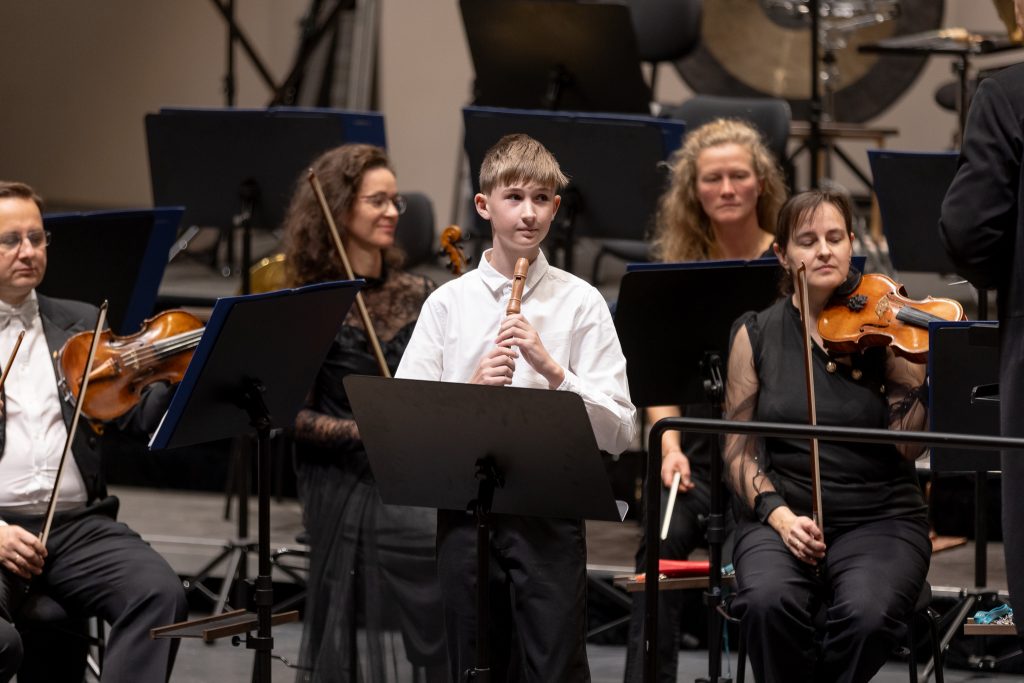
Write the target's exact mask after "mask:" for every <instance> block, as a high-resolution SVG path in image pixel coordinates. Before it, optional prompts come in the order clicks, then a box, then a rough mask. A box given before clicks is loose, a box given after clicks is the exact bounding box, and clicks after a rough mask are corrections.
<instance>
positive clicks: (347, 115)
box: [146, 107, 384, 294]
mask: <svg viewBox="0 0 1024 683" xmlns="http://www.w3.org/2000/svg"><path fill="white" fill-rule="evenodd" d="M146 142H147V146H148V151H149V168H150V180H151V182H152V187H153V201H154V202H155V203H156V204H181V205H184V206H185V207H186V208H185V215H184V218H183V225H185V226H186V227H189V228H192V227H193V226H196V227H205V226H214V227H219V228H221V229H222V234H225V235H227V236H228V237H230V235H232V234H233V228H234V227H239V228H241V229H242V230H243V239H242V268H241V270H242V293H243V294H248V293H249V291H250V287H249V266H250V265H251V264H252V245H251V242H252V229H253V228H254V227H255V228H263V229H266V230H272V229H275V228H277V227H278V226H279V225H280V223H281V220H282V218H283V217H284V212H285V210H286V208H287V205H288V201H289V200H290V198H291V195H292V193H293V191H294V189H295V185H296V182H305V179H304V178H303V179H302V180H301V181H300V180H299V178H300V176H301V174H302V171H304V170H305V169H306V168H308V167H309V164H310V163H311V162H312V161H313V159H315V158H316V157H317V156H318V155H319V154H321V153H322V152H325V151H327V150H329V149H331V148H333V147H337V146H338V145H341V144H344V143H346V142H364V143H367V144H373V145H378V146H381V147H383V146H384V117H383V116H382V115H381V114H374V113H365V112H347V111H341V110H337V109H313V108H302V109H300V108H287V107H275V108H270V109H174V108H165V109H161V110H160V112H159V113H157V114H147V115H146ZM225 229H226V230H227V232H223V231H224V230H225ZM232 242H233V240H231V239H228V264H227V268H226V272H225V274H230V270H231V268H233V267H234V263H233V262H232V261H233V258H234V251H233V244H232Z"/></svg>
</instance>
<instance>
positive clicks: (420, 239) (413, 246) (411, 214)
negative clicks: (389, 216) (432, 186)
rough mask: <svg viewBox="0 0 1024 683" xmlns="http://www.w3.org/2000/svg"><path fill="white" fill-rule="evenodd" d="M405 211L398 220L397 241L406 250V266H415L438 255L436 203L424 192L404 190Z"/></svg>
mask: <svg viewBox="0 0 1024 683" xmlns="http://www.w3.org/2000/svg"><path fill="white" fill-rule="evenodd" d="M402 196H403V197H405V201H406V208H405V213H404V214H402V217H401V218H400V219H399V221H398V231H397V232H396V233H395V241H396V242H397V243H398V246H399V247H401V248H402V251H404V252H405V266H404V267H405V268H414V267H416V266H418V265H420V264H421V263H425V262H426V261H428V260H429V259H431V258H433V257H434V256H436V255H437V249H438V246H437V242H436V238H435V236H434V204H433V202H431V201H430V197H428V196H427V195H425V194H423V193H422V192H403V193H402Z"/></svg>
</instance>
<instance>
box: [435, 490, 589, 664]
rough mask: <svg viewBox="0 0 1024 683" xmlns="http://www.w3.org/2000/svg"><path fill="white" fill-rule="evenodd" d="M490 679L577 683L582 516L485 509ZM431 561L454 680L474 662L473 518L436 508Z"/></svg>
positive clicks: (583, 657)
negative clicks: (438, 583) (433, 558)
mask: <svg viewBox="0 0 1024 683" xmlns="http://www.w3.org/2000/svg"><path fill="white" fill-rule="evenodd" d="M488 550H489V552H490V569H489V571H490V607H491V624H490V629H489V635H490V647H491V680H492V681H494V683H500V682H503V681H530V682H532V681H537V682H538V683H541V682H543V683H549V682H550V681H559V682H560V683H562V682H564V683H578V682H581V681H589V680H590V668H589V665H588V663H587V650H586V635H587V623H586V621H587V620H586V612H587V567H586V564H587V546H586V534H585V530H584V524H583V521H582V520H566V519H541V518H539V517H514V516H509V515H492V517H491V542H490V547H489V549H488ZM437 563H438V577H439V579H440V581H441V596H442V598H443V600H444V615H445V631H446V632H447V635H448V657H449V663H450V666H451V671H452V680H453V681H464V680H465V672H466V670H467V669H470V668H472V667H473V666H474V665H475V662H476V633H477V623H476V525H475V522H474V518H473V515H471V514H467V513H465V512H454V511H448V510H441V511H438V513H437Z"/></svg>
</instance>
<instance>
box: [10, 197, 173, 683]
mask: <svg viewBox="0 0 1024 683" xmlns="http://www.w3.org/2000/svg"><path fill="white" fill-rule="evenodd" d="M41 207H42V201H41V200H40V198H39V196H38V195H37V194H36V193H35V192H34V191H33V190H32V188H31V187H29V186H28V185H25V184H23V183H15V182H6V181H0V356H3V357H4V358H6V357H7V356H8V354H10V352H11V349H12V348H13V347H14V342H15V339H16V337H17V335H18V333H19V332H20V331H22V330H24V331H25V338H24V341H23V342H22V344H21V347H20V350H19V352H18V356H17V359H16V360H15V362H14V365H13V366H12V369H11V372H10V374H9V376H8V378H7V382H6V384H5V386H4V388H3V403H2V410H0V565H2V567H3V569H2V572H0V579H2V581H0V682H2V681H7V680H10V678H11V677H13V676H14V674H16V673H18V674H19V676H18V678H19V681H27V680H33V679H35V677H39V679H40V680H55V679H56V678H57V676H58V675H60V674H57V673H55V671H54V666H55V665H56V667H57V669H61V666H63V665H67V666H69V667H70V669H69V671H71V670H73V668H74V666H76V665H77V666H78V667H79V669H80V667H81V663H80V662H77V663H74V662H69V661H65V660H68V659H70V658H68V657H67V656H66V654H58V655H57V656H56V657H55V656H54V653H66V652H67V650H65V649H64V648H62V647H57V648H54V647H52V644H49V643H48V645H51V646H50V647H47V648H46V650H47V652H48V653H49V654H48V655H47V654H45V653H43V654H42V656H39V657H37V656H36V655H34V653H33V652H32V651H31V649H29V650H28V652H23V641H22V638H21V636H20V635H19V633H18V631H17V630H16V629H15V628H14V626H13V623H15V622H17V621H18V617H19V609H20V608H21V607H22V606H23V603H24V602H25V600H30V599H32V598H31V595H32V594H33V593H37V592H38V593H44V594H46V595H48V596H49V597H51V598H53V599H54V600H56V601H57V602H58V603H59V604H60V605H61V606H62V607H64V609H65V610H66V611H67V612H69V613H70V614H73V615H75V616H98V617H100V618H102V619H103V620H104V621H106V622H107V623H109V624H110V625H111V629H110V634H109V637H108V639H107V649H106V653H105V657H104V662H103V664H104V670H103V678H104V680H125V681H127V680H131V681H163V680H166V679H167V677H168V676H169V673H170V667H171V663H172V661H173V647H172V645H171V643H172V642H176V641H171V640H164V639H161V640H151V639H150V638H149V630H150V628H152V627H154V626H158V625H162V624H169V623H172V622H176V621H181V620H183V619H184V618H185V616H186V614H187V608H186V604H185V595H184V590H183V589H182V585H181V582H180V581H179V580H178V577H177V576H176V575H175V573H174V571H173V570H172V569H171V568H170V566H169V565H168V564H167V562H166V561H165V560H164V559H163V558H162V557H161V556H160V555H159V554H157V553H156V552H155V551H154V550H153V549H152V548H150V547H149V545H147V544H146V543H145V542H144V541H143V540H142V539H141V538H140V537H139V536H138V535H137V534H135V533H134V532H133V531H132V530H131V529H129V528H128V527H127V526H125V525H124V524H121V523H118V522H117V521H115V517H116V514H117V507H118V501H117V499H116V498H113V497H108V496H107V495H106V489H105V486H104V482H103V477H102V472H101V467H100V447H99V446H100V444H99V442H98V440H97V437H96V436H95V435H94V434H92V433H91V431H90V430H89V428H88V427H86V426H84V425H82V426H81V427H80V428H79V429H78V431H77V433H76V434H75V437H74V441H73V444H72V455H73V459H72V460H69V461H68V463H67V464H66V466H65V471H64V475H63V478H62V480H61V487H60V494H59V496H58V503H57V512H56V516H55V520H54V525H53V528H52V530H51V533H50V536H49V540H48V542H47V546H46V547H43V545H42V543H40V541H39V538H38V534H39V531H40V529H41V527H42V522H43V516H44V515H45V513H46V508H47V504H48V503H49V499H50V495H51V493H52V489H53V485H54V482H55V481H56V475H57V466H58V464H59V462H60V458H61V454H62V453H63V450H64V442H65V440H66V438H67V429H68V425H69V424H70V421H71V415H72V411H73V409H72V406H71V405H69V403H68V402H67V401H63V400H62V399H61V397H60V392H59V391H58V388H57V377H56V372H55V368H54V364H53V361H52V358H53V357H54V356H55V355H56V353H57V351H59V350H60V348H61V347H62V346H63V344H64V342H65V341H66V340H67V339H68V338H69V337H71V336H72V335H74V334H76V333H78V332H81V331H83V330H89V329H92V328H93V327H94V326H95V321H96V315H97V310H96V308H95V307H94V306H91V305H89V304H86V303H82V302H77V301H69V300H65V299H53V298H50V297H46V296H43V295H40V294H37V293H36V291H35V288H36V287H37V286H38V285H39V283H40V282H42V280H43V276H44V275H45V274H46V249H47V246H48V245H49V243H50V233H49V232H47V231H46V230H44V229H43V219H42V212H41ZM169 393H170V392H169V390H168V389H167V387H164V386H160V387H155V388H153V389H151V390H150V391H149V392H148V394H147V395H146V396H145V398H144V399H143V402H142V403H140V405H139V406H138V407H137V408H136V409H135V410H133V411H132V412H131V413H129V415H127V416H125V418H122V420H120V421H119V423H118V424H117V425H114V426H116V427H117V428H120V429H124V430H129V431H134V432H145V431H147V430H148V429H152V428H155V426H156V424H155V421H156V418H158V417H159V414H161V413H162V412H163V408H164V407H166V404H167V401H168V400H169ZM147 423H152V424H147ZM23 658H24V663H23V661H22V660H23ZM19 668H20V673H19ZM60 673H66V672H65V671H63V670H61V671H60ZM79 673H80V670H79Z"/></svg>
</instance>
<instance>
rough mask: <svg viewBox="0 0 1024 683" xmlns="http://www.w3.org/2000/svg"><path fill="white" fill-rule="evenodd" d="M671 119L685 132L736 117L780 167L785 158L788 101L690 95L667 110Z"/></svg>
mask: <svg viewBox="0 0 1024 683" xmlns="http://www.w3.org/2000/svg"><path fill="white" fill-rule="evenodd" d="M670 113H671V115H672V118H677V119H682V120H683V121H684V122H685V123H686V130H687V132H689V131H693V130H696V129H698V128H700V127H701V126H703V125H704V124H705V123H709V122H711V121H714V120H715V119H719V118H727V119H739V120H741V121H745V122H746V123H749V124H750V125H752V126H753V127H754V128H756V129H757V130H758V131H759V132H760V133H761V135H762V137H764V141H765V144H766V145H767V146H768V149H769V151H771V153H772V154H774V155H775V160H776V161H778V162H779V166H780V167H781V166H782V165H783V164H784V163H785V161H786V146H787V145H788V144H789V125H790V121H791V120H792V118H793V112H792V111H791V110H790V108H789V102H787V101H786V100H783V99H779V98H776V97H723V96H719V95H694V96H693V97H691V98H690V99H688V100H686V101H685V102H683V103H682V104H680V105H679V106H677V107H673V108H672V110H671V112H670Z"/></svg>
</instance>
